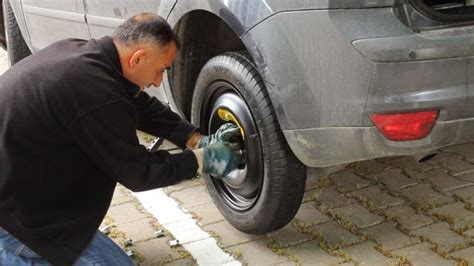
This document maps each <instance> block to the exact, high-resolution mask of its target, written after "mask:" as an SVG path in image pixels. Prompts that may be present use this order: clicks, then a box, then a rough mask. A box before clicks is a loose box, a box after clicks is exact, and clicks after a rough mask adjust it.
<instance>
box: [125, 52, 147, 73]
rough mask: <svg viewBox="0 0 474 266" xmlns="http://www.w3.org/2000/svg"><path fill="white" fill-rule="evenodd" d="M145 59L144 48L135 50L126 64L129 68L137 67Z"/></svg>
mask: <svg viewBox="0 0 474 266" xmlns="http://www.w3.org/2000/svg"><path fill="white" fill-rule="evenodd" d="M145 60H146V51H145V50H144V49H139V50H136V51H135V52H134V53H133V54H132V56H131V57H130V60H129V61H128V65H129V67H130V69H133V70H134V69H137V68H139V67H140V66H141V65H142V64H143V63H144V62H145Z"/></svg>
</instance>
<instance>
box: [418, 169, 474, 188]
mask: <svg viewBox="0 0 474 266" xmlns="http://www.w3.org/2000/svg"><path fill="white" fill-rule="evenodd" d="M415 178H419V179H425V180H428V181H429V182H430V183H431V184H432V185H433V186H434V188H435V189H436V190H439V191H441V192H447V191H451V190H454V189H459V188H463V187H467V186H472V185H473V183H470V182H466V181H462V180H459V179H456V178H454V177H452V176H450V175H448V174H447V173H446V172H445V170H443V169H434V170H431V171H428V172H423V173H420V174H418V175H416V176H415Z"/></svg>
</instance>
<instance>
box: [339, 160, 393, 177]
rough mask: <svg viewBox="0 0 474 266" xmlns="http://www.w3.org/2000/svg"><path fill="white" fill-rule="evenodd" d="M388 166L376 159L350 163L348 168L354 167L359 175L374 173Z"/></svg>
mask: <svg viewBox="0 0 474 266" xmlns="http://www.w3.org/2000/svg"><path fill="white" fill-rule="evenodd" d="M386 167H387V166H386V165H384V164H383V163H380V162H377V161H376V160H367V161H361V162H356V163H353V164H351V165H349V167H348V168H352V169H354V171H355V173H357V174H359V175H362V176H363V175H366V174H372V173H377V172H381V171H383V170H384V169H385V168H386Z"/></svg>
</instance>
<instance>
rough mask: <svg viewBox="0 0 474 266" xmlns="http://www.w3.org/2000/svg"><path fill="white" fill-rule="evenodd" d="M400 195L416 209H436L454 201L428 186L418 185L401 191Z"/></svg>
mask: <svg viewBox="0 0 474 266" xmlns="http://www.w3.org/2000/svg"><path fill="white" fill-rule="evenodd" d="M401 193H402V195H403V196H405V197H406V198H408V199H409V200H410V201H411V202H412V203H413V204H415V206H416V207H417V208H427V207H438V206H442V205H445V204H448V203H451V202H453V201H454V198H452V197H448V196H444V195H443V194H441V193H439V192H436V191H434V190H433V189H432V188H431V186H430V185H429V184H418V185H416V186H413V187H409V188H406V189H404V190H401Z"/></svg>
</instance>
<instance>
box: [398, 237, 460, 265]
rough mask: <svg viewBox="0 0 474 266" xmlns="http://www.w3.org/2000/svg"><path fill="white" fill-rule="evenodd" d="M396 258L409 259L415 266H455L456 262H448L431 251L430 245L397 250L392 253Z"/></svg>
mask: <svg viewBox="0 0 474 266" xmlns="http://www.w3.org/2000/svg"><path fill="white" fill-rule="evenodd" d="M392 254H394V255H395V256H399V257H403V258H407V259H408V260H409V261H410V262H411V264H412V265H413V266H425V265H436V266H445V265H446V266H454V265H455V263H456V262H455V261H451V260H447V259H445V258H443V257H440V256H439V255H438V254H436V253H435V252H433V251H432V250H431V247H430V245H429V244H428V243H426V242H425V243H421V244H418V245H415V246H410V247H406V248H402V249H399V250H395V251H393V252H392Z"/></svg>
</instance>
